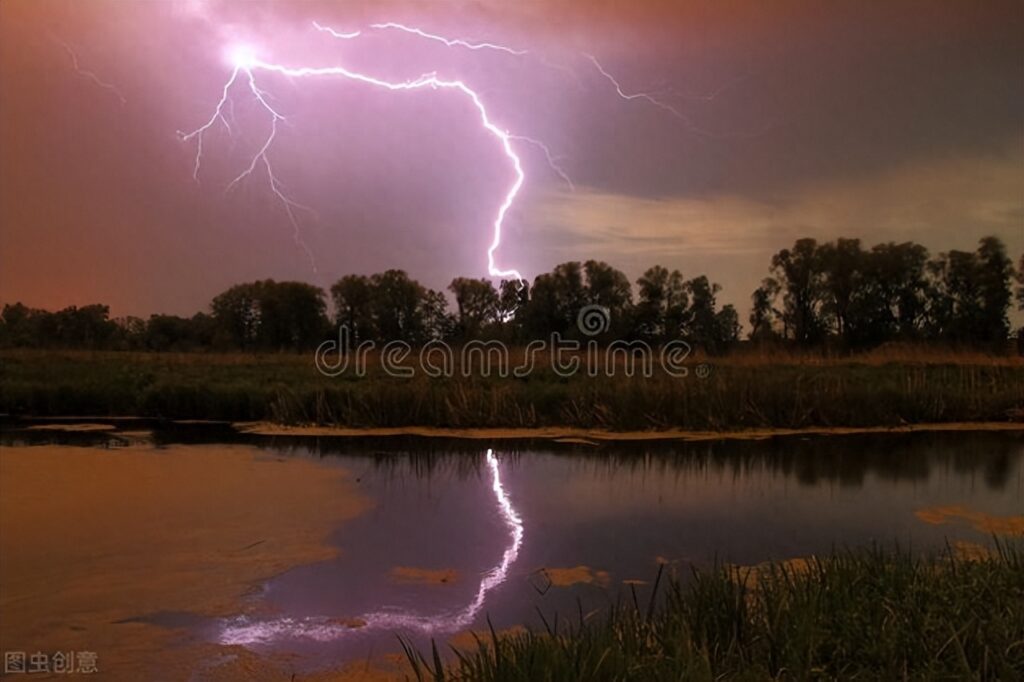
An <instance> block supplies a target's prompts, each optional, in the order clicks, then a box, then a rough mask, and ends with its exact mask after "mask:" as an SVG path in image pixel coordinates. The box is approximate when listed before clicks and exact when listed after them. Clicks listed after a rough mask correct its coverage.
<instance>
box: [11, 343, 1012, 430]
mask: <svg viewBox="0 0 1024 682" xmlns="http://www.w3.org/2000/svg"><path fill="white" fill-rule="evenodd" d="M892 357H894V356H893V355H888V356H881V357H874V356H857V357H852V358H851V357H847V358H829V357H824V356H821V357H815V358H810V357H803V356H795V357H789V358H787V357H786V356H776V355H773V356H770V357H765V358H762V359H758V357H757V356H752V355H737V356H736V357H728V358H722V359H713V360H712V361H710V364H709V367H710V375H709V376H707V377H706V378H700V377H698V376H697V375H696V372H694V371H691V373H690V375H689V376H687V377H682V378H677V377H671V376H669V375H667V374H665V373H664V372H661V371H656V372H655V373H654V376H652V377H643V376H632V377H630V376H626V375H625V374H624V373H621V372H617V373H615V374H614V375H613V376H598V377H588V376H586V375H585V374H582V373H580V374H577V375H576V376H572V377H563V376H559V375H558V374H556V373H555V372H553V371H552V370H551V369H550V367H549V366H546V365H545V364H544V363H543V362H539V363H538V367H537V369H536V370H535V371H534V372H533V373H531V374H530V375H529V376H528V377H525V378H513V377H508V378H501V377H498V376H490V377H483V376H474V375H471V376H462V375H461V374H459V375H456V376H451V377H445V378H438V379H432V378H429V377H427V376H424V375H423V374H422V373H420V374H418V375H417V376H414V377H412V378H398V377H393V376H388V375H386V374H385V373H384V372H383V371H381V370H380V369H379V368H378V369H372V368H373V367H378V366H377V365H375V364H374V363H373V362H371V363H370V366H371V370H370V371H369V372H368V373H367V375H366V376H364V377H356V376H354V375H343V376H340V377H335V378H331V377H326V376H323V375H321V374H320V373H319V372H318V371H317V370H316V368H315V366H314V364H313V361H312V358H311V357H309V356H300V355H290V354H274V355H244V354H233V355H217V354H159V353H153V354H147V353H109V352H108V353H99V352H97V353H90V352H33V351H9V352H4V353H3V354H2V355H0V411H3V412H6V413H11V414H18V415H40V416H64V415H89V416H129V415H132V416H147V417H163V418H168V419H218V420H239V421H245V420H272V421H277V422H281V423H288V424H329V425H344V426H351V427H373V426H436V427H451V428H460V427H462V428H469V427H506V428H517V427H543V426H570V427H582V428H595V429H611V430H656V429H666V428H683V429H697V430H738V429H756V428H805V427H846V426H849V427H861V426H892V425H900V424H914V423H924V422H930V423H937V422H958V421H1007V420H1020V419H1021V415H1022V414H1024V362H1022V361H1021V360H1019V359H1007V358H988V359H986V356H978V355H965V356H963V357H958V356H955V355H950V354H949V353H948V352H947V353H944V354H939V355H935V356H929V355H928V354H926V353H919V354H918V356H917V357H916V358H913V359H911V358H909V357H904V358H903V359H900V360H898V361H896V360H893V359H892ZM700 361H701V360H700V359H696V360H695V363H697V362H700ZM693 366H694V367H695V366H696V364H694V365H693Z"/></svg>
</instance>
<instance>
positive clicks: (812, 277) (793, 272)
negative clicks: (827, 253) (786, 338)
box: [772, 239, 828, 344]
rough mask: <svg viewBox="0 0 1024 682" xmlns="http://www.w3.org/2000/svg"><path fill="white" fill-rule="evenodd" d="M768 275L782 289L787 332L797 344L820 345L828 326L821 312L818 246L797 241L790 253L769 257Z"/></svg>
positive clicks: (806, 241) (821, 293) (822, 299)
mask: <svg viewBox="0 0 1024 682" xmlns="http://www.w3.org/2000/svg"><path fill="white" fill-rule="evenodd" d="M772 271H773V272H774V274H775V278H776V279H777V280H778V282H779V283H780V284H781V286H782V292H783V317H784V320H785V326H786V328H787V330H789V331H791V332H792V334H793V338H794V339H795V340H796V341H797V342H798V343H800V344H812V343H816V342H818V341H820V340H821V339H822V338H823V336H824V333H825V330H826V329H827V328H828V325H827V322H826V320H825V318H824V312H823V303H824V300H825V295H824V288H823V286H822V279H823V278H822V263H821V257H820V254H819V252H818V243H817V242H816V241H815V240H813V239H798V240H797V241H796V243H795V244H794V245H793V248H792V249H783V250H782V251H779V252H778V253H777V254H775V255H774V256H773V257H772Z"/></svg>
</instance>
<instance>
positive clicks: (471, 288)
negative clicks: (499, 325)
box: [448, 277, 500, 339]
mask: <svg viewBox="0 0 1024 682" xmlns="http://www.w3.org/2000/svg"><path fill="white" fill-rule="evenodd" d="M448 291H450V292H452V294H453V295H454V296H455V305H456V308H457V315H458V316H457V318H456V319H457V322H458V332H459V335H460V336H461V337H462V338H464V339H475V338H479V337H480V335H481V332H482V331H483V330H484V329H485V328H486V327H489V326H491V325H494V324H495V323H496V322H497V321H498V309H499V303H500V298H499V296H498V292H497V290H495V288H494V285H493V284H491V282H490V281H489V280H486V279H469V278H466V277H456V278H455V279H453V280H452V282H451V284H449V285H448Z"/></svg>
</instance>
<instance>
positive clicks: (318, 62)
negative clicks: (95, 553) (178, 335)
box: [0, 0, 1024, 315]
mask: <svg viewBox="0 0 1024 682" xmlns="http://www.w3.org/2000/svg"><path fill="white" fill-rule="evenodd" d="M726 5H727V7H726ZM765 5H770V8H766V7H765ZM1022 15H1024V10H1022V9H1021V5H1020V3H1017V2H996V1H992V2H986V3H984V4H982V3H967V2H945V3H941V6H940V3H934V2H899V3H886V4H884V6H883V4H882V3H863V2H834V3H820V2H814V3H810V2H778V3H775V2H773V3H754V2H751V3H718V2H683V3H679V2H638V1H636V0H634V1H632V2H601V3H594V2H589V1H584V0H578V1H554V2H531V1H527V2H507V1H498V0H486V1H483V2H475V3H468V2H467V3H460V2H447V1H446V2H429V3H428V2H417V3H411V2H406V3H389V2H349V3H338V2H313V1H310V2H302V3H289V4H285V3H282V2H276V3H274V2H255V1H248V2H238V1H236V2H213V1H201V0H182V1H180V2H175V1H171V0H167V1H159V2H158V1H149V2H124V1H114V0H90V1H88V2H82V1H76V0H59V1H54V0H6V1H5V2H3V3H2V4H0V107H2V111H0V113H2V124H0V125H2V129H0V158H2V166H0V301H2V302H11V301H15V300H22V301H24V302H26V303H28V304H30V305H34V306H40V307H47V308H56V307H60V306H64V305H69V304H81V303H88V302H94V301H101V302H106V303H109V304H111V307H112V311H113V313H114V314H115V315H123V314H135V315H148V314H149V313H151V312H172V313H186V314H188V313H192V312H194V311H196V310H199V309H203V308H204V307H205V306H206V305H207V303H208V301H209V300H210V298H211V297H212V296H213V295H214V294H216V293H217V292H219V291H220V290H222V289H224V288H226V287H227V286H229V285H231V284H233V283H237V282H240V281H247V280H253V279H257V278H265V277H272V278H275V279H299V280H305V281H310V282H313V283H316V284H319V285H321V286H329V284H330V283H331V282H333V281H334V280H336V279H337V278H338V277H340V276H341V275H344V274H348V273H353V272H356V273H372V272H375V271H380V270H383V269H386V268H391V267H398V268H403V269H406V270H408V271H409V272H410V273H411V274H412V275H413V276H414V277H416V278H418V279H420V280H421V281H422V282H424V283H425V284H427V285H429V286H431V287H434V288H443V287H444V286H445V285H446V284H447V282H448V281H449V280H450V279H451V278H452V276H454V275H467V276H485V275H486V274H487V261H486V251H487V246H488V244H489V243H490V240H491V237H492V232H491V226H490V225H491V222H492V220H493V216H494V212H495V211H496V209H497V207H498V205H499V204H500V203H501V200H502V198H503V196H504V193H505V191H506V190H507V187H508V185H509V183H510V182H511V181H512V179H513V175H512V172H511V169H510V166H509V164H508V160H507V159H506V158H505V157H504V156H503V155H502V153H501V150H500V148H499V147H498V146H497V144H496V142H495V139H494V138H493V136H490V135H488V134H487V133H486V132H485V131H483V130H482V129H481V127H480V124H479V119H478V118H477V117H476V112H475V111H474V110H473V109H472V107H471V106H469V104H468V103H467V101H466V99H465V98H463V97H460V96H458V95H457V94H456V93H452V92H448V91H430V90H425V91H419V92H413V93H410V92H406V93H393V92H386V91H382V90H380V89H377V88H374V87H372V86H367V85H363V84H359V83H354V82H351V81H347V80H344V79H336V78H318V79H288V78H284V77H281V76H277V75H274V74H268V73H262V72H259V73H257V75H256V77H257V78H258V81H259V85H260V86H261V87H262V88H263V89H264V90H265V91H266V92H267V93H268V95H269V97H270V101H271V102H272V103H273V106H274V107H276V108H277V109H278V110H279V111H280V112H281V113H282V114H283V115H284V116H285V117H286V119H287V121H286V123H285V124H284V125H282V126H281V130H280V133H279V136H278V139H277V140H276V142H275V145H274V147H273V148H272V150H271V152H270V158H271V160H272V162H273V164H274V168H275V171H276V173H277V177H278V179H279V180H280V181H281V182H282V183H283V186H284V187H285V189H286V191H287V192H288V193H289V195H290V196H291V197H292V198H293V199H294V200H296V201H297V202H300V203H302V204H304V205H306V206H309V207H310V208H312V209H314V211H315V215H313V214H307V213H300V236H301V240H302V242H303V243H304V244H305V245H306V247H308V249H309V251H310V252H311V253H312V254H313V259H314V261H315V263H316V271H315V272H314V270H313V268H312V266H311V263H310V259H309V257H308V256H307V254H306V252H305V251H304V249H303V248H302V247H300V246H299V245H297V244H296V242H295V239H294V237H293V229H292V227H291V225H290V224H289V222H288V218H287V216H286V214H285V212H284V211H283V210H282V207H281V205H280V204H279V203H278V202H277V201H276V200H275V198H274V195H273V193H272V192H271V191H270V190H269V187H268V183H267V178H266V175H265V173H263V172H262V170H259V171H258V172H257V173H255V174H254V175H253V176H252V177H250V178H248V179H247V180H245V181H244V182H243V183H241V184H240V185H239V186H238V187H237V188H235V189H234V190H233V191H231V192H229V193H225V187H226V186H227V184H228V183H229V182H230V181H231V179H232V178H233V177H234V176H235V175H237V174H238V173H239V172H240V171H241V170H243V169H244V168H245V167H246V166H247V165H248V163H249V159H250V158H251V156H252V154H253V153H254V152H255V150H256V149H257V148H258V146H259V144H260V143H261V141H262V139H263V138H264V136H265V135H266V133H267V129H268V125H269V120H268V118H267V116H266V115H265V113H266V112H264V111H262V110H261V109H259V108H258V106H257V105H256V102H255V101H254V100H253V98H252V96H251V94H249V93H247V91H246V90H245V88H244V87H239V88H237V89H236V90H233V91H232V92H233V94H234V97H233V100H234V104H233V114H234V118H233V120H232V128H233V134H228V133H227V132H226V130H225V129H224V128H223V127H221V126H218V127H215V128H213V129H211V132H210V134H209V135H208V136H207V137H206V138H205V141H204V159H203V167H202V169H201V173H200V183H199V184H196V183H195V182H194V181H193V179H192V162H193V155H194V153H195V146H194V144H189V143H183V142H182V141H180V140H179V139H178V137H177V134H176V133H177V131H178V130H191V129H194V128H196V127H198V126H200V125H202V123H203V122H204V121H205V120H207V119H208V118H209V116H210V114H211V113H212V110H213V107H214V106H215V104H216V102H217V99H218V97H219V94H220V89H221V87H222V86H223V84H224V82H225V80H226V79H227V78H228V77H229V75H230V71H231V67H230V66H229V65H228V64H227V63H226V61H225V59H224V52H225V50H226V49H227V48H228V47H229V46H230V45H233V44H238V43H244V44H248V45H251V46H252V47H253V48H254V50H255V51H256V54H257V56H258V57H259V58H260V59H263V60H265V61H267V62H275V63H281V64H284V65H288V66H338V65H342V66H346V67H349V68H351V69H355V70H359V71H362V72H365V73H369V74H373V75H375V76H379V77H383V78H389V79H395V80H398V79H406V78H413V77H416V76H418V75H420V74H422V73H424V72H428V71H437V72H438V74H439V75H440V76H442V77H445V78H460V79H462V80H464V81H465V82H466V83H467V84H468V85H469V86H471V87H472V88H474V89H475V90H476V91H477V92H479V94H480V96H481V98H482V100H483V101H484V103H485V104H486V106H487V109H488V112H489V113H490V115H491V117H492V119H493V120H494V121H495V123H496V124H497V125H499V126H500V127H502V128H506V129H508V130H509V131H510V132H511V133H513V134H519V135H526V136H530V137H532V138H536V139H539V140H542V141H543V142H545V143H546V144H547V145H548V147H549V148H550V150H551V152H552V153H553V154H554V155H556V156H557V157H558V160H559V163H560V165H561V166H562V167H564V169H565V170H566V171H567V172H568V174H569V175H570V177H571V178H572V180H573V183H574V184H575V190H570V188H569V187H568V186H567V185H566V183H565V182H564V181H563V180H562V179H561V178H559V176H558V175H557V174H556V173H554V172H553V171H552V170H551V169H550V168H549V167H548V165H547V163H546V161H545V158H544V156H543V154H542V153H541V152H540V151H539V150H538V149H537V148H535V147H533V146H531V145H527V144H525V143H516V145H515V148H516V150H517V152H518V153H519V155H520V156H521V157H522V159H523V161H524V169H525V171H526V176H527V178H526V184H525V186H524V188H523V190H522V192H521V194H520V195H519V197H518V198H517V201H516V203H515V205H514V206H513V208H512V210H511V211H510V213H509V215H508V218H507V220H506V226H505V238H504V240H503V242H502V246H501V248H500V249H499V250H498V251H497V252H496V257H497V262H498V265H499V267H502V268H517V269H518V270H520V271H522V272H523V274H524V275H526V276H527V277H529V278H532V277H533V276H534V275H535V274H537V273H539V272H541V271H544V270H547V269H550V268H551V267H552V266H553V265H555V264H557V263H559V262H562V261H565V260H570V259H578V260H585V259H588V258H597V259H603V260H607V261H609V262H610V263H612V264H614V265H616V266H618V267H620V268H621V269H623V270H625V271H626V273H627V274H628V275H629V276H630V277H631V278H635V277H636V276H637V275H639V274H640V272H642V270H643V269H645V268H646V267H647V266H650V265H654V264H662V265H665V266H668V267H675V268H679V269H681V270H682V271H683V273H684V274H685V275H687V276H695V275H698V274H708V275H709V276H710V277H711V278H712V279H714V280H717V281H719V282H720V283H721V284H722V285H723V286H724V291H723V292H722V295H721V300H722V301H723V302H732V303H736V304H738V306H739V307H740V309H741V311H746V309H747V301H748V297H749V294H750V291H751V290H752V289H753V288H754V287H755V286H756V285H757V283H758V282H759V281H760V279H761V278H762V277H763V276H765V274H767V268H768V262H769V259H770V257H771V254H772V253H773V252H775V251H777V250H778V249H779V248H782V247H784V246H788V245H790V244H791V243H792V241H793V240H794V239H795V238H797V237H801V236H812V237H816V238H818V239H821V240H828V239H832V238H834V237H836V236H838V235H843V236H851V237H860V238H862V239H863V240H865V242H867V243H868V244H874V243H876V242H878V241H889V240H897V241H901V240H908V239H912V240H915V241H919V242H921V243H923V244H924V245H926V246H927V247H929V249H931V250H932V251H933V252H938V251H942V250H947V249H951V248H959V249H972V248H973V247H974V245H975V243H976V242H977V239H978V238H979V237H981V236H983V235H986V234H995V235H998V236H999V237H1001V238H1003V239H1004V240H1005V241H1006V242H1007V245H1008V246H1009V248H1010V251H1011V255H1012V256H1013V257H1014V259H1015V260H1016V258H1017V257H1019V255H1020V253H1021V252H1022V251H1024V128H1022V122H1024V68H1022V66H1021V64H1022V60H1024V16H1022ZM314 19H315V20H318V21H320V22H321V23H325V24H330V25H332V26H334V27H336V28H338V29H344V30H355V29H361V28H362V29H365V28H366V27H367V26H368V25H369V24H371V23H373V22H383V21H399V22H403V23H407V24H411V25H416V26H419V27H421V28H423V29H424V30H428V31H431V32H434V33H439V34H445V35H448V36H458V37H463V38H467V39H474V40H488V41H492V42H501V43H505V44H509V45H511V46H514V47H516V48H519V49H524V50H528V51H529V53H528V54H526V55H522V56H516V55H510V54H506V53H502V52H495V51H483V50H477V51H473V50H466V49H460V48H447V47H445V46H443V45H441V44H438V43H436V42H431V41H424V40H422V39H417V38H415V37H412V36H408V35H404V34H401V33H398V32H372V31H370V32H367V33H366V34H364V35H363V36H361V37H360V38H359V39H358V40H353V41H338V40H334V39H332V38H330V37H329V36H327V35H325V34H322V33H318V32H317V31H316V30H315V29H314V28H313V27H312V25H311V22H312V20H314ZM62 42H63V43H66V44H67V45H68V46H70V47H71V48H72V49H73V50H74V52H75V54H76V56H77V58H78V62H79V67H80V69H81V70H83V71H90V72H92V73H94V74H95V75H96V76H97V77H98V78H99V79H100V80H102V81H103V82H106V83H109V84H111V85H113V86H114V87H116V92H115V91H113V90H111V89H107V88H104V87H102V86H101V85H100V84H98V83H97V82H95V81H94V80H92V79H91V78H90V77H88V75H87V74H85V73H83V72H81V71H78V72H76V70H75V69H74V65H73V62H72V58H71V56H70V55H69V53H68V51H67V50H66V49H65V47H64V46H63V45H62ZM588 53H589V54H593V55H595V56H597V58H598V59H599V60H600V62H601V64H602V65H603V66H604V67H605V68H606V69H607V70H608V71H609V72H610V73H613V74H614V75H615V76H616V77H617V78H618V80H619V81H620V83H621V85H622V87H623V89H624V91H626V92H629V93H633V92H639V91H646V92H651V93H655V94H656V96H657V97H658V98H659V101H662V102H664V103H666V104H669V105H670V106H672V107H674V108H676V109H677V110H678V111H680V112H681V113H682V114H683V116H684V117H685V119H686V120H685V121H684V120H681V119H680V118H678V117H675V116H673V115H672V114H671V113H669V112H667V111H665V110H664V109H662V108H659V107H658V106H655V105H653V104H651V103H650V102H646V101H643V100H632V101H626V100H624V99H622V98H620V97H619V96H618V95H617V94H616V92H615V90H614V88H613V87H612V85H611V84H610V83H609V82H608V81H607V80H605V79H604V78H603V77H602V76H601V74H600V73H599V72H598V71H597V69H596V68H595V67H594V66H593V64H591V63H590V61H589V60H588V59H587V57H586V54H588ZM119 94H120V95H123V97H124V100H125V101H124V103H123V104H122V101H121V99H120V97H119Z"/></svg>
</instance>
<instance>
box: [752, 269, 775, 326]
mask: <svg viewBox="0 0 1024 682" xmlns="http://www.w3.org/2000/svg"><path fill="white" fill-rule="evenodd" d="M778 295H779V283H778V282H776V281H775V280H774V279H772V278H771V277H765V278H764V279H763V280H762V281H761V286H759V287H758V288H757V289H755V290H754V293H753V294H751V296H750V303H751V307H750V338H751V339H752V340H759V341H764V340H767V339H774V338H776V337H777V336H778V332H777V331H776V329H775V325H774V320H775V318H776V317H777V315H776V311H775V307H774V306H775V298H776V297H777V296H778Z"/></svg>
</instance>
